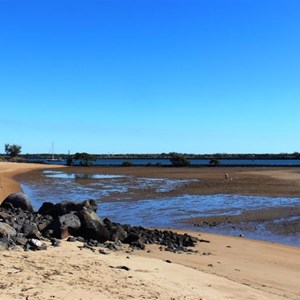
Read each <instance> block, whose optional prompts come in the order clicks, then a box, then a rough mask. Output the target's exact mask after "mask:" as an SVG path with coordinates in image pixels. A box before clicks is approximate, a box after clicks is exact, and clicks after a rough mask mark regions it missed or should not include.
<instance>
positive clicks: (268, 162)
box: [29, 158, 300, 166]
mask: <svg viewBox="0 0 300 300" xmlns="http://www.w3.org/2000/svg"><path fill="white" fill-rule="evenodd" d="M29 161H30V162H44V163H48V164H62V165H65V164H66V160H65V159H62V160H61V161H53V162H51V161H49V160H48V161H46V160H43V159H31V160H29ZM125 161H126V162H131V163H132V164H133V165H137V166H146V165H148V164H151V165H157V164H158V165H171V163H170V160H169V159H150V158H145V159H118V158H104V159H97V160H95V161H93V164H94V165H99V166H120V165H122V163H123V162H125ZM209 161H210V160H209V159H191V160H190V163H191V165H192V166H207V165H209ZM219 163H220V166H245V165H249V166H300V159H220V160H219Z"/></svg>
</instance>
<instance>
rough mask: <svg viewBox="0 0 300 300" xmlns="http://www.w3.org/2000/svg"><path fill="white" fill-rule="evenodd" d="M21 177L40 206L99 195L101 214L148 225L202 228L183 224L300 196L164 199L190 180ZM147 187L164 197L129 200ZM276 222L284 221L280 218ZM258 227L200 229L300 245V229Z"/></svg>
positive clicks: (289, 202)
mask: <svg viewBox="0 0 300 300" xmlns="http://www.w3.org/2000/svg"><path fill="white" fill-rule="evenodd" d="M21 181H22V183H21V187H22V189H23V191H24V192H25V193H26V194H27V195H28V196H29V197H30V199H31V201H32V203H33V205H34V206H35V208H36V209H38V208H39V207H40V206H41V204H42V203H43V202H45V201H50V202H53V203H57V202H60V201H63V200H73V201H82V200H86V199H94V200H96V201H97V203H98V207H99V208H98V213H99V215H100V216H101V217H103V218H104V217H108V218H110V219H112V220H113V221H115V222H119V223H128V224H131V225H141V226H144V227H162V228H178V229H191V230H197V227H194V226H192V225H189V224H186V223H184V222H183V219H187V218H192V217H199V216H214V215H228V214H230V215H236V214H240V213H241V212H243V211H244V210H249V209H261V208H270V207H283V209H284V207H287V206H294V207H296V206H297V207H300V199H299V198H281V197H278V198H269V197H256V196H239V195H213V196H195V195H182V196H179V197H173V198H164V197H163V192H164V191H171V190H172V189H175V188H180V186H182V185H184V184H187V183H188V182H189V181H188V180H169V179H164V178H137V177H134V176H124V175H104V174H92V175H90V174H89V175H88V174H67V173H63V172H60V171H43V172H41V176H40V178H39V179H36V177H32V178H31V177H30V176H26V177H24V178H23V179H21ZM146 188H151V189H155V190H156V191H157V192H161V193H162V198H161V199H153V200H151V199H150V200H143V199H140V200H138V201H133V200H131V199H130V191H131V190H132V189H137V190H142V189H146ZM112 193H113V194H114V196H115V195H119V197H118V196H116V197H115V198H114V199H115V201H105V200H104V198H105V197H107V196H108V195H110V194H112ZM124 195H125V196H124ZM276 221H278V222H279V221H280V220H275V222H276ZM281 221H282V220H281ZM271 225H272V224H271ZM254 226H255V227H257V230H249V231H247V230H245V228H243V229H240V228H231V227H230V226H227V228H226V227H223V228H221V227H215V228H201V230H207V231H211V232H216V233H223V234H230V235H240V234H243V235H245V236H246V237H249V238H255V239H263V240H267V241H275V242H281V243H285V244H291V245H298V246H300V233H299V234H294V235H289V236H287V235H285V236H282V235H276V234H274V233H271V232H270V231H268V230H267V229H266V228H267V227H268V226H270V222H269V223H266V224H254Z"/></svg>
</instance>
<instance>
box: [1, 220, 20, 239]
mask: <svg viewBox="0 0 300 300" xmlns="http://www.w3.org/2000/svg"><path fill="white" fill-rule="evenodd" d="M16 235H17V232H16V230H15V229H14V228H13V227H12V226H10V225H8V224H6V223H3V222H0V238H2V237H4V238H10V237H12V236H16Z"/></svg>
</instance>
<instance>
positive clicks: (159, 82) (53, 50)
mask: <svg viewBox="0 0 300 300" xmlns="http://www.w3.org/2000/svg"><path fill="white" fill-rule="evenodd" d="M299 15H300V1H297V0H280V1H279V0H195V1H192V0H177V1H176V0H172V1H171V0H170V1H168V0H152V1H151V0H119V1H117V0H108V1H101V0H99V1H96V0H94V1H92V0H80V1H79V0H57V1H56V0H43V1H40V0H36V1H32V0H26V1H24V0H20V1H17V0H16V1H14V0H0V101H1V102H0V103H1V106H0V109H1V114H0V147H2V149H3V150H0V152H2V153H3V152H4V144H6V143H9V144H20V145H22V153H41V152H43V153H47V152H49V150H50V147H51V143H52V141H54V142H55V152H58V153H67V152H68V150H70V151H71V153H74V152H88V153H161V152H170V151H176V152H185V153H266V152H269V153H281V152H294V151H300V34H299V32H300V17H299ZM1 145H2V146H1Z"/></svg>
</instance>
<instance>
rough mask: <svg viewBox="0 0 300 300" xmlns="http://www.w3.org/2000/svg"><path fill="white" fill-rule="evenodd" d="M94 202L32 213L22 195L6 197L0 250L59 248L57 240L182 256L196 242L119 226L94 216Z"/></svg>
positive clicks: (63, 204)
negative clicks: (155, 247) (151, 248)
mask: <svg viewBox="0 0 300 300" xmlns="http://www.w3.org/2000/svg"><path fill="white" fill-rule="evenodd" d="M96 212H97V204H96V202H95V201H94V200H86V201H83V202H80V203H76V202H69V201H66V202H61V203H57V204H53V203H50V202H45V203H43V205H42V206H41V207H40V209H39V210H38V211H37V212H36V211H34V209H33V207H32V205H31V203H30V201H29V199H28V197H27V196H26V195H25V194H23V193H14V194H11V195H9V196H8V197H7V198H6V199H5V200H4V201H3V202H2V204H1V205H0V249H9V248H10V249H14V248H18V247H19V248H20V247H22V248H23V249H24V250H42V249H47V246H46V243H45V241H47V240H48V241H50V242H51V243H52V245H53V246H59V244H60V241H59V240H60V239H65V238H68V240H69V241H80V242H83V243H84V245H85V246H86V247H95V246H100V245H101V246H103V243H106V246H107V247H108V248H110V249H114V250H118V249H120V245H121V244H122V243H125V244H129V245H130V246H131V247H132V248H134V249H141V250H143V249H145V245H146V244H159V245H161V246H162V248H164V249H165V250H167V251H172V252H186V251H190V250H189V249H188V247H193V246H194V245H195V244H196V243H197V239H196V238H194V237H192V236H190V235H188V234H177V233H175V232H172V231H167V230H166V231H161V230H157V229H153V230H150V229H146V228H143V227H141V226H130V225H128V224H125V225H124V224H123V225H122V224H119V223H115V222H112V221H111V220H109V219H107V218H106V219H104V220H102V218H101V217H99V216H98V215H97V213H96Z"/></svg>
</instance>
